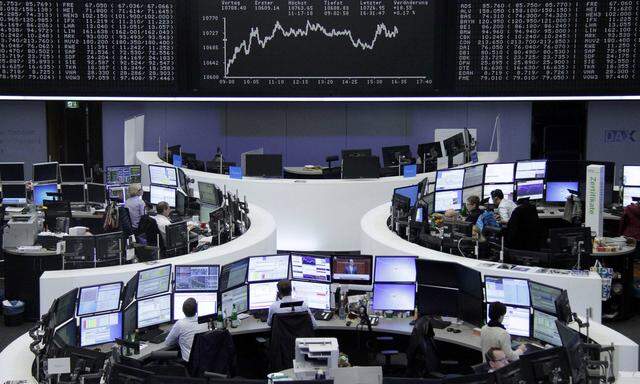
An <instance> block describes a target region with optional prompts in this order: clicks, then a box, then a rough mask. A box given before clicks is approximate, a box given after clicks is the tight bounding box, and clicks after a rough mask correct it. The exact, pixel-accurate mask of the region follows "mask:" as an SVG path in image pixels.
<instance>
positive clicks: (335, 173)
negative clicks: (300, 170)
mask: <svg viewBox="0 0 640 384" xmlns="http://www.w3.org/2000/svg"><path fill="white" fill-rule="evenodd" d="M341 173H342V167H333V168H332V167H329V168H322V178H323V179H339V178H340V176H341Z"/></svg>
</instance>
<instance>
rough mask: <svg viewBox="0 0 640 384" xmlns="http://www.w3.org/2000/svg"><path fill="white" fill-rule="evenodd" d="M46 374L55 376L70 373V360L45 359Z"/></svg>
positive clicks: (64, 358)
mask: <svg viewBox="0 0 640 384" xmlns="http://www.w3.org/2000/svg"><path fill="white" fill-rule="evenodd" d="M47 372H48V373H49V374H50V375H51V374H53V375H57V374H59V373H70V372H71V359H70V358H68V357H59V358H54V359H47Z"/></svg>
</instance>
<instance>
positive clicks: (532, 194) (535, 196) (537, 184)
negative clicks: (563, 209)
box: [503, 179, 544, 200]
mask: <svg viewBox="0 0 640 384" xmlns="http://www.w3.org/2000/svg"><path fill="white" fill-rule="evenodd" d="M517 186H518V187H517V189H516V197H517V198H518V199H526V198H529V199H530V200H542V198H543V197H544V180H543V179H539V180H528V181H519V182H518V184H517ZM503 193H504V192H503Z"/></svg>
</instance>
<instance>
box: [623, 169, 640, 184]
mask: <svg viewBox="0 0 640 384" xmlns="http://www.w3.org/2000/svg"><path fill="white" fill-rule="evenodd" d="M622 185H624V186H626V187H640V165H623V166H622Z"/></svg>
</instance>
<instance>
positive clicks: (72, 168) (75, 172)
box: [59, 164, 87, 183]
mask: <svg viewBox="0 0 640 384" xmlns="http://www.w3.org/2000/svg"><path fill="white" fill-rule="evenodd" d="M59 167H60V182H61V183H86V182H87V180H86V177H85V173H84V164H60V166H59Z"/></svg>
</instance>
